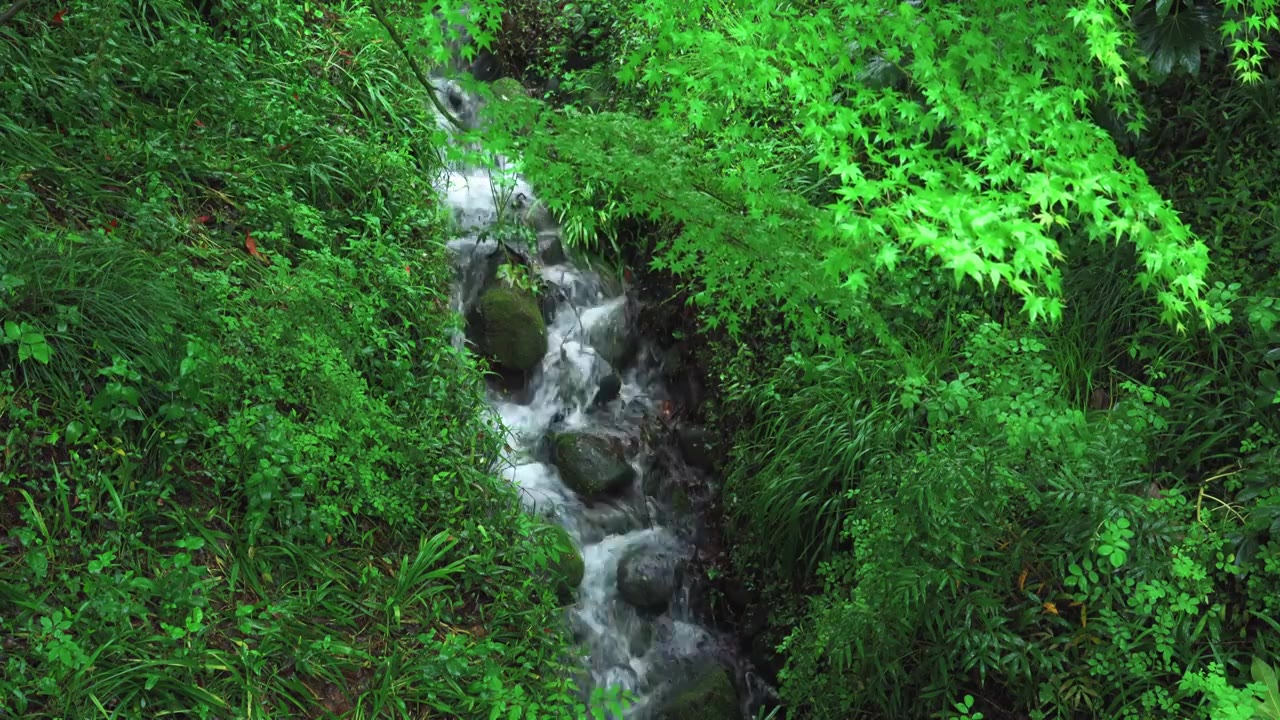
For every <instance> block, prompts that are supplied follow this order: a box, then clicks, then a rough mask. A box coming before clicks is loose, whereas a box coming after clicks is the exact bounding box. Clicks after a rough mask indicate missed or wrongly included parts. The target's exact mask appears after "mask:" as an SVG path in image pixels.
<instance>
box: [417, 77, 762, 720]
mask: <svg viewBox="0 0 1280 720" xmlns="http://www.w3.org/2000/svg"><path fill="white" fill-rule="evenodd" d="M436 82H437V83H438V96H439V97H440V99H441V101H442V102H443V103H445V104H446V106H447V107H450V108H451V110H453V111H454V114H455V115H456V116H459V117H463V118H465V121H464V123H465V124H467V125H470V126H472V127H474V126H475V124H476V123H479V122H480V114H481V110H482V108H480V107H479V104H478V101H477V99H476V98H475V97H474V96H471V95H469V94H467V93H466V92H465V91H463V90H462V89H461V87H460V86H459V85H458V84H456V83H453V82H451V81H448V80H445V79H443V78H437V80H436ZM440 190H441V197H442V199H443V200H444V201H445V202H446V203H447V204H448V206H449V207H450V208H451V209H452V211H453V214H454V218H455V219H456V234H455V237H454V239H453V240H451V241H450V242H449V248H450V250H451V251H452V253H453V256H454V259H455V263H456V270H457V273H456V276H457V282H456V284H455V288H454V298H453V301H454V309H455V310H456V311H457V312H459V313H460V314H461V315H462V316H463V317H464V318H468V319H469V330H468V332H467V337H466V339H465V340H464V338H463V337H459V338H458V340H457V341H458V342H459V343H463V342H469V343H471V344H472V349H473V350H476V351H478V352H480V353H481V354H487V355H489V356H490V357H491V359H492V357H493V352H492V351H490V352H487V353H486V350H485V348H484V347H476V346H477V345H481V346H483V345H492V346H494V347H498V346H500V345H502V344H503V343H505V342H507V340H508V338H505V337H502V336H497V337H495V336H494V333H495V332H498V331H499V330H501V331H504V332H505V331H506V329H510V331H511V332H512V333H514V334H515V335H518V336H522V337H520V338H518V339H520V340H521V341H522V342H524V341H527V342H524V344H522V345H521V346H520V348H521V349H522V350H524V349H525V345H528V346H530V347H532V346H536V347H537V349H538V351H541V350H542V346H541V343H540V342H539V341H537V339H536V337H534V336H536V334H537V332H536V328H535V327H534V326H536V325H538V322H537V318H534V317H531V316H529V315H527V314H526V315H519V316H518V319H517V320H514V321H509V322H507V324H505V325H504V324H501V323H499V322H498V321H497V320H495V319H494V318H493V317H492V316H493V315H495V314H496V311H493V310H492V309H491V306H488V305H485V300H484V299H485V298H491V297H493V295H486V293H489V291H490V290H492V289H494V288H499V289H500V290H501V291H502V292H511V288H510V287H509V286H508V285H506V284H504V281H503V280H501V279H499V278H498V274H499V271H498V267H499V265H501V264H503V263H509V264H511V265H516V266H520V267H521V268H522V272H523V273H525V274H526V276H527V277H528V278H529V279H531V280H535V281H536V285H537V287H538V290H537V291H536V292H535V293H525V295H526V300H528V301H529V302H536V303H537V311H536V312H537V315H538V316H539V317H540V318H541V320H542V323H544V324H545V333H544V335H545V340H546V341H545V348H546V349H545V353H541V356H540V357H537V356H534V357H531V358H526V359H525V360H524V361H523V362H524V363H525V364H527V365H529V367H527V368H521V369H519V370H516V371H512V370H511V368H510V367H508V368H507V369H506V370H505V371H504V372H502V373H501V374H500V375H495V376H494V378H492V379H491V381H490V383H489V390H488V397H489V405H490V407H491V408H492V410H493V413H494V417H495V420H500V421H501V424H502V426H503V427H504V428H505V430H506V432H507V433H508V442H507V450H506V451H505V453H504V457H503V458H502V459H501V461H500V462H499V464H498V467H496V468H495V472H497V473H500V474H501V475H502V476H503V477H505V478H506V479H508V480H509V481H510V482H511V483H513V484H514V485H515V486H516V488H518V490H519V494H520V497H521V502H522V504H523V507H524V509H525V510H526V511H527V512H529V513H531V514H535V515H538V516H541V517H543V518H545V519H546V520H548V521H550V522H554V523H555V524H557V525H559V526H561V527H562V528H564V530H566V531H567V532H568V534H569V536H570V537H571V538H572V540H573V542H574V544H575V545H576V546H577V548H578V549H579V551H580V552H581V557H582V560H583V573H582V580H581V583H580V585H579V586H578V587H577V588H576V592H574V593H572V597H570V598H567V601H568V602H569V604H568V605H567V607H566V616H567V617H566V622H567V623H568V626H569V628H570V629H571V630H572V632H573V637H574V640H575V641H576V642H577V643H578V644H579V645H581V646H583V647H584V648H585V649H586V650H587V653H586V654H587V656H588V661H587V666H586V667H585V668H584V672H583V679H585V680H586V681H587V682H586V684H587V685H588V687H586V688H584V699H585V697H586V695H587V694H588V693H590V691H591V690H592V689H593V688H605V687H618V688H622V689H625V690H627V691H629V692H630V693H631V695H632V696H633V703H632V705H631V707H630V708H629V709H628V710H627V712H626V713H625V714H624V715H622V716H621V717H616V718H615V717H613V716H610V719H611V720H624V719H625V720H683V719H684V718H690V719H692V718H694V717H695V716H696V718H697V720H730V719H732V720H740V719H741V718H745V717H749V716H750V713H752V712H754V710H755V707H756V705H757V704H758V701H759V698H760V697H761V696H762V694H763V691H762V690H761V689H760V688H759V687H757V686H759V685H760V684H761V683H759V681H757V680H755V679H754V676H753V674H752V673H751V672H750V668H749V666H748V665H749V664H748V663H746V662H745V661H744V660H743V658H742V656H741V653H740V652H739V651H738V649H737V648H736V642H735V640H734V638H733V637H732V636H729V635H727V634H725V633H723V632H719V631H716V630H714V629H711V628H709V627H706V626H704V625H703V624H700V623H699V621H698V619H697V618H696V617H695V612H694V608H693V607H692V605H693V603H692V602H691V596H692V591H693V590H694V589H695V588H696V587H697V585H696V584H697V583H698V582H705V579H704V580H699V578H696V577H692V575H694V573H687V574H686V573H685V572H684V567H685V566H686V564H687V562H688V560H689V559H690V558H691V557H693V556H694V554H695V553H696V552H697V545H698V538H699V536H700V532H701V531H700V528H701V521H700V519H699V518H698V517H697V516H696V511H695V510H694V509H693V508H692V506H691V505H690V503H688V502H687V501H685V496H684V491H683V490H681V489H680V488H679V487H677V485H678V483H679V482H685V483H688V482H689V478H697V477H702V478H703V484H704V485H705V484H706V482H705V479H706V478H705V476H700V475H699V473H700V472H701V471H696V470H693V469H691V468H689V467H688V466H687V465H685V464H683V460H681V459H679V458H678V457H677V456H678V455H679V448H678V443H677V442H676V440H674V439H673V437H674V435H675V433H674V432H662V429H663V428H666V429H667V430H668V431H669V430H670V429H671V425H670V424H669V413H670V408H671V404H670V402H671V393H670V392H669V390H668V387H667V385H666V383H665V381H664V372H663V371H664V368H663V363H662V360H661V358H662V354H661V352H660V351H659V349H658V348H657V345H656V343H654V342H652V341H650V340H648V339H646V338H642V337H637V334H636V332H635V323H634V319H635V317H636V312H637V306H638V303H639V302H640V300H639V299H638V298H636V297H635V296H634V293H629V292H628V290H627V288H626V287H625V283H624V282H622V281H621V280H620V279H617V278H613V277H611V276H610V274H609V273H606V272H601V271H600V269H599V268H593V267H591V266H590V265H589V264H587V263H586V262H580V261H574V260H572V259H570V258H569V257H568V256H567V254H566V253H565V252H564V250H563V248H562V246H561V233H560V229H559V228H558V227H557V226H556V223H555V222H554V221H553V220H552V219H551V218H550V217H549V216H548V214H547V213H545V212H543V211H540V210H539V209H538V203H537V199H536V195H535V193H534V189H533V188H531V187H530V186H529V184H528V183H527V182H525V181H524V180H523V179H521V178H519V177H514V178H512V179H509V180H508V181H506V184H505V187H504V186H503V182H502V181H500V180H499V179H498V178H497V177H496V176H494V175H491V174H490V173H489V172H488V171H486V170H484V169H480V168H474V167H472V168H468V167H455V168H454V169H452V170H451V171H450V173H449V175H448V177H447V180H446V181H445V184H444V186H443V187H441V188H440ZM500 208H503V210H504V212H505V213H506V214H508V215H510V214H511V213H513V212H514V213H515V214H516V215H517V216H518V217H519V218H520V219H521V220H523V221H524V223H525V225H526V226H527V227H529V228H530V229H531V231H532V232H536V236H537V242H536V250H535V249H534V248H531V247H529V244H528V243H515V242H504V241H501V240H498V239H495V238H494V237H493V235H494V234H495V233H494V231H495V229H496V228H497V227H498V225H499V218H500V212H499V209H500ZM476 323H481V324H482V325H484V324H486V323H487V325H486V326H485V327H483V328H481V330H480V331H478V332H477V330H476V329H475V325H476ZM495 326H498V327H497V330H495ZM486 333H487V334H486ZM477 336H479V342H478V343H477ZM523 336H529V337H527V338H526V337H523ZM530 338H532V339H530ZM502 346H503V347H505V345H502ZM524 354H525V355H526V356H528V355H529V353H528V352H527V350H526V351H525V352H524ZM495 365H498V366H501V363H495ZM654 428H657V429H658V431H657V432H655V431H654ZM673 457H674V458H676V459H675V460H672V458H673ZM659 458H662V462H659V461H658V459H659ZM673 463H674V464H675V465H676V466H677V467H679V468H680V470H679V471H678V472H675V473H673V472H672V471H671V467H672V465H673ZM677 476H678V477H677Z"/></svg>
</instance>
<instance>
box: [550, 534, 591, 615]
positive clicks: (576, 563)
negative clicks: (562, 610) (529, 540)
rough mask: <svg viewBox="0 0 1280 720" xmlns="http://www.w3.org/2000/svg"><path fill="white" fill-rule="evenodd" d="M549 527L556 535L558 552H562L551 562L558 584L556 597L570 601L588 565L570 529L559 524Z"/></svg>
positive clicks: (552, 574)
mask: <svg viewBox="0 0 1280 720" xmlns="http://www.w3.org/2000/svg"><path fill="white" fill-rule="evenodd" d="M549 527H550V528H551V533H552V535H553V536H554V541H553V542H554V546H555V549H556V552H558V553H560V557H559V558H558V559H555V560H552V561H551V563H550V569H551V576H552V581H553V582H554V583H555V586H556V597H558V598H560V600H561V601H562V602H570V601H571V600H572V599H573V596H574V594H576V593H577V591H578V586H580V585H581V584H582V575H583V573H584V572H585V570H586V567H585V565H584V564H583V562H582V553H580V552H578V546H577V545H575V544H574V542H573V537H572V536H570V535H569V531H568V530H565V529H564V528H562V527H560V526H559V525H550V526H549Z"/></svg>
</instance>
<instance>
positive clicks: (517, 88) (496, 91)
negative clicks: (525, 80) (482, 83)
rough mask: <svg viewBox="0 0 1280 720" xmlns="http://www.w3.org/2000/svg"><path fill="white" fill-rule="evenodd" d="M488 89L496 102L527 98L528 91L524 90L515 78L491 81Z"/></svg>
mask: <svg viewBox="0 0 1280 720" xmlns="http://www.w3.org/2000/svg"><path fill="white" fill-rule="evenodd" d="M490 89H491V90H493V96H494V97H495V98H497V99H498V100H511V99H512V98H518V97H528V96H529V91H528V90H525V89H524V86H523V85H521V84H520V81H519V80H516V79H515V78H509V77H504V78H498V79H497V80H494V81H493V84H492V85H491V86H490Z"/></svg>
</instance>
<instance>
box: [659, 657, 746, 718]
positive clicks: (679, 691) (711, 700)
mask: <svg viewBox="0 0 1280 720" xmlns="http://www.w3.org/2000/svg"><path fill="white" fill-rule="evenodd" d="M655 718H656V720H740V719H741V718H742V711H741V709H740V708H739V704H738V692H737V690H736V689H734V686H733V678H732V677H730V675H729V671H728V669H726V668H725V667H724V666H723V665H719V664H715V665H709V666H707V667H704V668H702V669H701V670H700V671H698V672H697V673H695V674H694V675H693V677H692V678H690V680H689V681H688V682H687V683H684V684H683V685H680V686H678V687H677V688H676V690H675V692H673V693H672V694H671V696H670V698H668V699H667V701H666V702H665V703H663V705H662V706H661V708H660V709H659V710H658V713H657V715H656V716H655Z"/></svg>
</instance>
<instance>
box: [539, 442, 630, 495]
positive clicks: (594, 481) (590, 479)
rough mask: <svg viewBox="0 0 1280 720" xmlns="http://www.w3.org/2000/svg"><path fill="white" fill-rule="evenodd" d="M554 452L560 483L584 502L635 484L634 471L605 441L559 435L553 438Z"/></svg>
mask: <svg viewBox="0 0 1280 720" xmlns="http://www.w3.org/2000/svg"><path fill="white" fill-rule="evenodd" d="M554 450H555V462H556V467H557V468H558V469H559V470H560V478H561V480H563V481H564V484H565V485H567V486H568V487H569V489H571V490H573V491H574V492H576V493H578V494H579V495H581V496H583V497H585V498H588V499H594V498H599V497H601V496H604V495H609V494H612V493H616V492H619V491H621V490H622V489H624V488H626V487H627V485H629V484H630V483H631V482H632V481H633V480H635V476H636V473H635V470H634V469H633V468H632V467H631V465H630V464H628V463H627V461H626V460H625V459H623V457H622V455H621V453H619V452H618V451H617V450H616V449H615V448H614V447H613V446H612V445H611V443H610V442H609V439H608V438H603V437H598V436H595V435H582V434H578V433H562V434H559V435H556V436H555V439H554Z"/></svg>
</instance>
